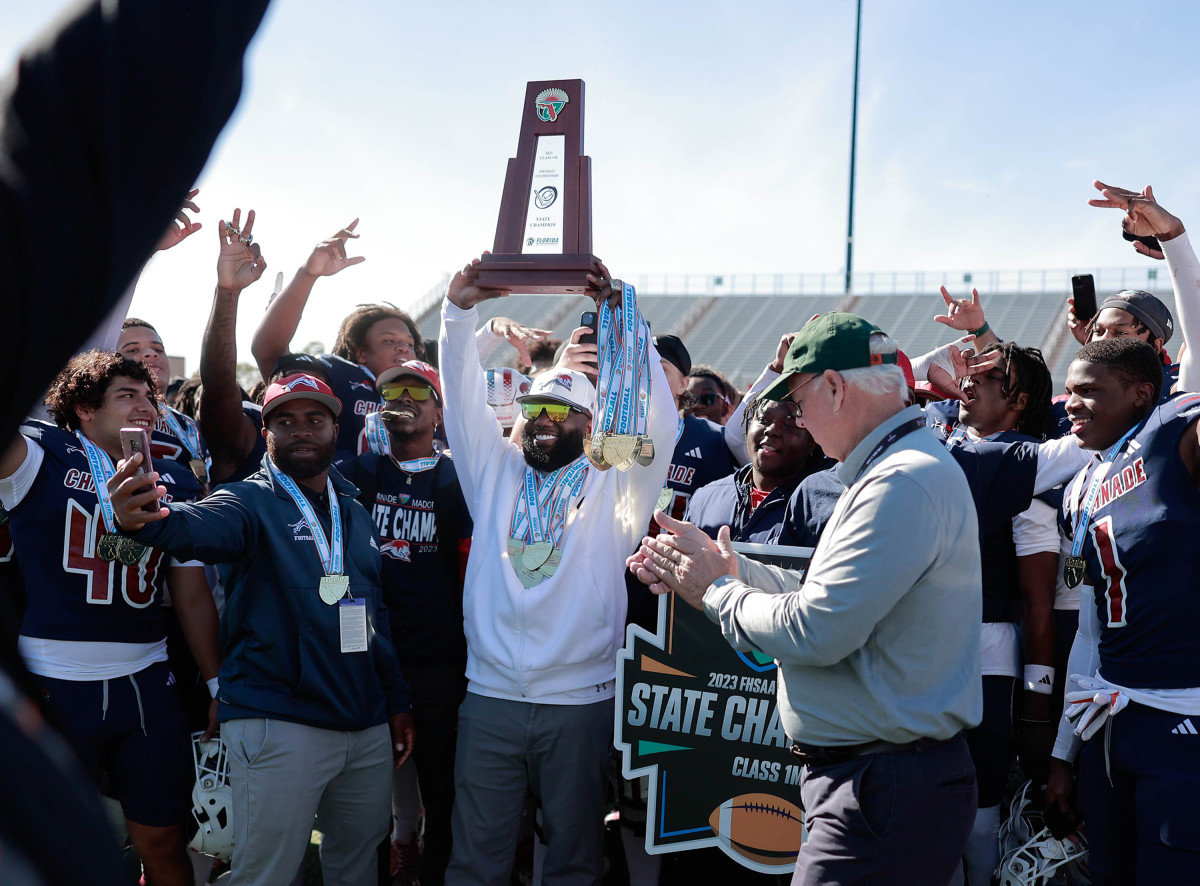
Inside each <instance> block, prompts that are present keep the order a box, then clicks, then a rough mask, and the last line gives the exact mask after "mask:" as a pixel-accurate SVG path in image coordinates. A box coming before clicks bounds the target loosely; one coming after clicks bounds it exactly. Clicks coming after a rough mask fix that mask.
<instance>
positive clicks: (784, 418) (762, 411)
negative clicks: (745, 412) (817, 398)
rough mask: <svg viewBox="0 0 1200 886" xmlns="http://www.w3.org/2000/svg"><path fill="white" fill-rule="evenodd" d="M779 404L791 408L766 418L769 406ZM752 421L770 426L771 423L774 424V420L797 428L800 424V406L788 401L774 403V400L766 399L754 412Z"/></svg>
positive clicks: (784, 425) (788, 426)
mask: <svg viewBox="0 0 1200 886" xmlns="http://www.w3.org/2000/svg"><path fill="white" fill-rule="evenodd" d="M779 405H782V406H788V407H791V408H790V409H788V410H787V411H786V412H784V413H783V414H782V415H776V416H775V417H774V418H768V417H767V413H768V412H769V411H770V410H771V408H772V407H774V406H779ZM754 421H756V422H758V423H759V424H760V425H762V426H763V427H764V428H767V427H770V426H771V425H772V424H775V423H776V422H778V423H779V424H780V425H781V426H782V427H785V428H792V429H798V428H799V427H800V426H801V425H800V407H799V406H797V405H796V404H795V403H790V402H789V403H782V404H780V403H775V402H771V401H766V402H765V403H764V405H763V406H762V407H760V408H759V410H758V411H757V412H756V413H755V414H754Z"/></svg>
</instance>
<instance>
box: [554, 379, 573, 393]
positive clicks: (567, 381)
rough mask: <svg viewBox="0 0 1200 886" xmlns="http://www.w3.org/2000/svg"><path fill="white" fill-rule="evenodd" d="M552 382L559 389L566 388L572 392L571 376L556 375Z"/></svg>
mask: <svg viewBox="0 0 1200 886" xmlns="http://www.w3.org/2000/svg"><path fill="white" fill-rule="evenodd" d="M551 381H553V382H554V384H556V385H558V386H559V387H563V388H566V389H567V390H568V391H569V390H571V376H569V375H556V376H554V378H553V379H551Z"/></svg>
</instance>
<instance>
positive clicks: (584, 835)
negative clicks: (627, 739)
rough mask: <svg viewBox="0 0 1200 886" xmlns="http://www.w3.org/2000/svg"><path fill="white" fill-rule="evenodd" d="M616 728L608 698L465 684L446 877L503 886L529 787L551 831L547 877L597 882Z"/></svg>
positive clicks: (550, 881) (564, 884) (451, 885)
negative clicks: (536, 694)
mask: <svg viewBox="0 0 1200 886" xmlns="http://www.w3.org/2000/svg"><path fill="white" fill-rule="evenodd" d="M612 732H613V700H612V699H608V700H607V701H601V702H596V703H594V704H585V705H545V704H533V703H529V702H518V701H504V700H501V699H497V698H487V697H485V696H482V695H476V694H474V693H471V692H468V693H467V697H466V700H465V701H463V703H462V707H461V708H459V713H458V750H457V753H456V756H455V762H454V813H453V818H452V822H453V826H452V830H453V835H454V849H453V852H452V854H451V857H450V867H449V868H448V869H447V870H446V884H447V886H465V884H480V886H507V883H508V882H509V874H510V872H511V870H512V864H513V851H514V850H515V849H516V845H517V832H518V830H519V827H520V822H521V810H522V807H523V806H524V804H525V794H526V791H527V790H529V789H532V791H533V793H534V794H535V795H537V797H538V798H539V799H540V800H541V806H542V821H543V825H544V827H545V832H546V844H547V850H546V862H545V866H544V867H543V869H542V883H543V886H568V884H570V886H576V884H578V886H584V884H587V886H591V884H595V883H599V882H600V877H601V875H602V873H603V869H604V787H605V783H606V782H607V780H608V771H609V757H610V748H611V741H612Z"/></svg>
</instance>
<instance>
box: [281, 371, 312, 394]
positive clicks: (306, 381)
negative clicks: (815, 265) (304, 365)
mask: <svg viewBox="0 0 1200 886" xmlns="http://www.w3.org/2000/svg"><path fill="white" fill-rule="evenodd" d="M297 388H307V389H308V390H310V391H319V390H321V389H320V388H319V387H317V382H316V379H312V378H309V377H308V376H307V375H302V376H300V377H299V378H297V379H293V380H292V381H290V382H288V383H287V384H286V385H284V386H283V389H284V390H285V391H294V390H296V389H297Z"/></svg>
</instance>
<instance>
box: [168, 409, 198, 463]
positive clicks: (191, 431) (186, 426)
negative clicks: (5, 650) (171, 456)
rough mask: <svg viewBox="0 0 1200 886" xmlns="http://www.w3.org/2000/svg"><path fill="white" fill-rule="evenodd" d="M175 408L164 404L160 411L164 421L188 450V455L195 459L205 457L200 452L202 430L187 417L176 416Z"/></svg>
mask: <svg viewBox="0 0 1200 886" xmlns="http://www.w3.org/2000/svg"><path fill="white" fill-rule="evenodd" d="M174 413H175V410H174V409H172V408H171V407H170V406H164V407H163V408H162V410H161V411H160V412H159V415H160V416H162V420H163V422H165V423H166V425H167V427H168V428H170V429H171V433H172V434H174V435H175V436H176V438H177V439H178V440H179V442H180V443H182V444H183V447H184V448H185V449H186V450H187V451H188V455H190V456H191V457H192V458H195V459H203V458H204V456H203V454H202V453H201V452H200V431H199V430H197V429H196V428H195V426H193V425H192V423H191V422H190V421H188V420H187V419H186V418H185V419H184V420H183V421H180V420H179V419H178V418H176V417H175V414H174Z"/></svg>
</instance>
